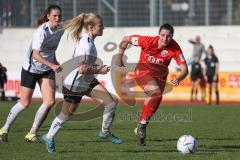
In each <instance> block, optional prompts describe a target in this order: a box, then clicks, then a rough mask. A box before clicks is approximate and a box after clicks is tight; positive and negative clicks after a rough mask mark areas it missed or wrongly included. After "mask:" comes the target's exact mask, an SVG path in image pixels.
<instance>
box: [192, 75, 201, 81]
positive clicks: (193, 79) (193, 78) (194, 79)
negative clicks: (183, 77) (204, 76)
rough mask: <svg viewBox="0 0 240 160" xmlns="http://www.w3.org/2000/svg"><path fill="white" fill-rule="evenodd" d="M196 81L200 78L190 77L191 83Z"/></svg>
mask: <svg viewBox="0 0 240 160" xmlns="http://www.w3.org/2000/svg"><path fill="white" fill-rule="evenodd" d="M198 79H201V77H199V76H191V80H192V81H193V82H195V81H197V80H198Z"/></svg>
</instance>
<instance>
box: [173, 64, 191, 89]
mask: <svg viewBox="0 0 240 160" xmlns="http://www.w3.org/2000/svg"><path fill="white" fill-rule="evenodd" d="M180 69H181V71H180V73H179V75H178V77H176V78H174V79H173V80H172V81H171V82H172V85H173V86H174V87H177V86H178V85H179V83H180V82H181V81H182V80H184V79H185V78H186V77H187V75H188V67H187V64H186V63H184V64H181V65H180Z"/></svg>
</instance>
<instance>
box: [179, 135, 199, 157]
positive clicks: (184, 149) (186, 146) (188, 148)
mask: <svg viewBox="0 0 240 160" xmlns="http://www.w3.org/2000/svg"><path fill="white" fill-rule="evenodd" d="M177 149H178V151H179V153H181V154H193V153H195V152H196V151H197V140H196V139H195V138H194V137H193V136H191V135H183V136H181V137H180V138H179V139H178V142H177Z"/></svg>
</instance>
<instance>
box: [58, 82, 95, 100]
mask: <svg viewBox="0 0 240 160" xmlns="http://www.w3.org/2000/svg"><path fill="white" fill-rule="evenodd" d="M98 84H99V81H98V80H97V79H96V78H94V79H93V80H92V81H91V83H90V85H89V87H88V89H87V90H86V91H84V92H73V91H70V90H69V89H67V88H66V87H64V86H63V89H62V93H63V96H64V100H65V101H67V102H70V103H80V102H81V100H82V97H83V96H84V95H89V94H90V93H91V91H92V90H93V88H94V87H96V86H97V85H98Z"/></svg>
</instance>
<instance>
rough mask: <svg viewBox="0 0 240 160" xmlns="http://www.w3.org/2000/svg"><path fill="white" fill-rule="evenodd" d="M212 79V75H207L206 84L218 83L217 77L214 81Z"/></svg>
mask: <svg viewBox="0 0 240 160" xmlns="http://www.w3.org/2000/svg"><path fill="white" fill-rule="evenodd" d="M213 78H214V75H207V80H208V81H207V82H208V83H213V82H215V83H217V82H218V76H217V79H216V80H215V81H214V80H213Z"/></svg>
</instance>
